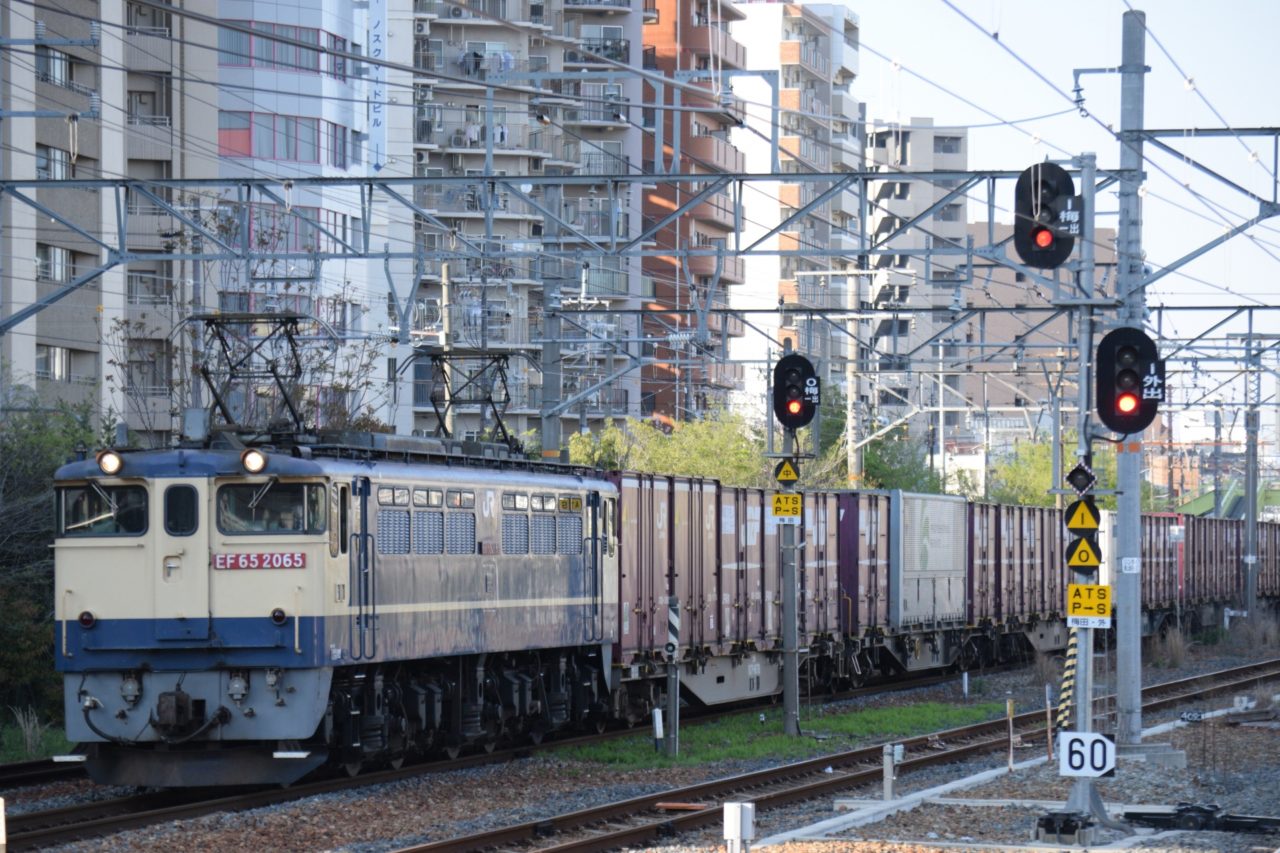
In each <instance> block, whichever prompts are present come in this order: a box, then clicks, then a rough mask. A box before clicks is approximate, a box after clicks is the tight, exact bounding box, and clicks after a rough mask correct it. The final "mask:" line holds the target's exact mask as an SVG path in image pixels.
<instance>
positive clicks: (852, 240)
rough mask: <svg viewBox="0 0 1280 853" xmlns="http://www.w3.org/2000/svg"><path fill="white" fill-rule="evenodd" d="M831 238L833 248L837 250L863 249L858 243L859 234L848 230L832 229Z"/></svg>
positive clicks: (853, 251) (854, 250) (852, 251)
mask: <svg viewBox="0 0 1280 853" xmlns="http://www.w3.org/2000/svg"><path fill="white" fill-rule="evenodd" d="M828 239H829V240H830V245H831V248H832V249H834V250H836V251H837V252H849V253H855V252H858V251H860V250H861V248H862V247H861V246H860V245H859V244H858V235H857V234H850V233H848V232H847V231H838V230H835V229H832V231H831V236H830V238H828Z"/></svg>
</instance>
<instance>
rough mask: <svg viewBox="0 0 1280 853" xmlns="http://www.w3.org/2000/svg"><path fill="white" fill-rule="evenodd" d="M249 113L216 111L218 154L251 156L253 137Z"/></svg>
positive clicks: (223, 155)
mask: <svg viewBox="0 0 1280 853" xmlns="http://www.w3.org/2000/svg"><path fill="white" fill-rule="evenodd" d="M249 119H250V114H249V113H239V112H231V111H228V110H223V111H222V112H219V113H218V154H219V155H220V156H222V157H251V156H252V155H253V147H252V144H251V140H252V138H253V134H252V131H251V129H250V120H249Z"/></svg>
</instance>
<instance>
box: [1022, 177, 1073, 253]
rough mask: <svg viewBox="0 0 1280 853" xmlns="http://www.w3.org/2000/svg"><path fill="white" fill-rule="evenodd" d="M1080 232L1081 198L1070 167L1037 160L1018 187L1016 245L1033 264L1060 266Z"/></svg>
mask: <svg viewBox="0 0 1280 853" xmlns="http://www.w3.org/2000/svg"><path fill="white" fill-rule="evenodd" d="M1079 234H1080V199H1078V198H1077V197H1076V186H1075V182H1074V181H1072V180H1071V175H1069V174H1067V170H1066V169H1063V168H1062V167H1061V166H1058V165H1055V164H1053V163H1037V164H1036V165H1034V166H1032V167H1031V168H1029V169H1027V170H1025V171H1024V172H1023V173H1022V174H1021V175H1019V176H1018V183H1017V186H1015V188H1014V205H1013V248H1014V250H1015V251H1017V253H1018V257H1020V258H1022V262H1023V263H1024V264H1026V265H1027V266H1029V267H1037V268H1039V269H1053V268H1054V267H1057V266H1060V265H1061V264H1062V263H1063V262H1064V261H1066V259H1067V258H1068V257H1070V256H1071V250H1072V249H1073V248H1074V247H1075V244H1076V237H1077V236H1079Z"/></svg>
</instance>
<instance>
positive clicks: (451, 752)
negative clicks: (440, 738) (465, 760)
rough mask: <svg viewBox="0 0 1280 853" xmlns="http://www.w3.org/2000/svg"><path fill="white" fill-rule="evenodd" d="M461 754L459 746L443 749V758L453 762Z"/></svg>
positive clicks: (453, 745) (454, 745)
mask: <svg viewBox="0 0 1280 853" xmlns="http://www.w3.org/2000/svg"><path fill="white" fill-rule="evenodd" d="M461 753H462V745H461V744H450V745H449V746H446V747H445V748H444V757H445V758H447V759H449V760H450V761H453V760H454V759H455V758H457V757H458V756H459V755H460V754H461Z"/></svg>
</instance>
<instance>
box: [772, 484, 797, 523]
mask: <svg viewBox="0 0 1280 853" xmlns="http://www.w3.org/2000/svg"><path fill="white" fill-rule="evenodd" d="M801 506H802V500H801V497H800V495H798V494H790V493H787V492H779V493H778V494H776V495H774V496H773V517H774V519H775V520H776V521H777V522H778V524H799V523H800V511H801Z"/></svg>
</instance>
